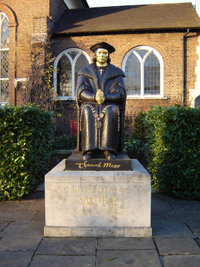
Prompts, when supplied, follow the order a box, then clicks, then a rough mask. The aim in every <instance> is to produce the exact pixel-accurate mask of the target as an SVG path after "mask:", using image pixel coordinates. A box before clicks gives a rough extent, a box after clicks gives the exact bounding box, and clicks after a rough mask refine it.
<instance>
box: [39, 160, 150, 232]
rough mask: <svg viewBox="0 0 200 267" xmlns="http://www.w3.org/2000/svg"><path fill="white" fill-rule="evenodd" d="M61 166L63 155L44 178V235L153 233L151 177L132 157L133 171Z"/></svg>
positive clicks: (63, 162) (63, 163)
mask: <svg viewBox="0 0 200 267" xmlns="http://www.w3.org/2000/svg"><path fill="white" fill-rule="evenodd" d="M64 169H65V160H63V161H61V162H60V163H59V164H58V165H57V166H56V167H55V168H54V169H52V170H51V171H50V172H49V173H48V174H47V175H46V177H45V228H44V235H45V236H49V237H72V236H73V237H96V236H100V237H101V236H102V237H103V236H110V237H111V236H113V237H114V236H116V237H143V236H145V237H147V236H151V235H152V229H151V177H150V175H149V173H148V172H147V171H146V170H145V169H144V168H143V167H142V165H141V164H140V163H139V162H138V161H137V160H132V169H133V170H132V171H64Z"/></svg>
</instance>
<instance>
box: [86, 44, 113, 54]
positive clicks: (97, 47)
mask: <svg viewBox="0 0 200 267" xmlns="http://www.w3.org/2000/svg"><path fill="white" fill-rule="evenodd" d="M99 48H104V49H106V50H108V52H109V54H111V53H113V52H114V51H115V48H114V47H113V46H112V45H110V44H108V43H106V42H102V43H97V44H94V45H92V46H91V47H90V50H91V51H92V52H95V51H96V50H97V49H99Z"/></svg>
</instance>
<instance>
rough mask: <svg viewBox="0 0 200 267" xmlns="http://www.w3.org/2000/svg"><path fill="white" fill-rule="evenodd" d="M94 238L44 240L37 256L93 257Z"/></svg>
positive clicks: (95, 242)
mask: <svg viewBox="0 0 200 267" xmlns="http://www.w3.org/2000/svg"><path fill="white" fill-rule="evenodd" d="M96 246H97V241H96V239H95V238H45V239H43V241H42V243H41V245H40V247H39V249H38V250H37V254H43V255H49V254H50V255H94V254H95V249H96Z"/></svg>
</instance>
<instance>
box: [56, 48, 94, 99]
mask: <svg viewBox="0 0 200 267" xmlns="http://www.w3.org/2000/svg"><path fill="white" fill-rule="evenodd" d="M88 63H90V58H89V56H88V55H87V53H85V52H84V51H82V50H81V49H78V48H69V49H67V50H65V51H63V52H62V53H60V54H59V55H58V56H57V58H56V60H55V62H54V70H55V71H54V90H55V96H54V98H55V99H59V100H67V99H75V89H76V82H77V73H78V72H79V70H80V69H81V68H82V67H84V66H85V65H87V64H88Z"/></svg>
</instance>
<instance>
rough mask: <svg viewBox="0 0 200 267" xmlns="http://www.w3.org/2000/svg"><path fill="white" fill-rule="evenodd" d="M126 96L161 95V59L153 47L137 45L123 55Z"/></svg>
mask: <svg viewBox="0 0 200 267" xmlns="http://www.w3.org/2000/svg"><path fill="white" fill-rule="evenodd" d="M122 69H123V70H124V72H125V75H126V77H125V84H126V89H127V95H128V97H141V96H142V97H153V96H163V60H162V57H161V56H160V54H159V53H158V52H157V51H156V50H155V49H153V48H151V47H147V46H138V47H135V48H133V49H131V50H130V51H129V52H128V53H127V54H126V55H125V57H124V60H123V63H122Z"/></svg>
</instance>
